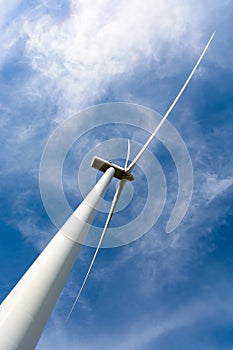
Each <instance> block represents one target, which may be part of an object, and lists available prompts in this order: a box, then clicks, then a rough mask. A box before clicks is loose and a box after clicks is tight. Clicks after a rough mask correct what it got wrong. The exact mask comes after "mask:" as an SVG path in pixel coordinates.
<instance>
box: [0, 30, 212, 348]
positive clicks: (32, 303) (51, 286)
mask: <svg viewBox="0 0 233 350" xmlns="http://www.w3.org/2000/svg"><path fill="white" fill-rule="evenodd" d="M214 34H215V33H213V34H212V36H211V38H210V39H209V41H208V43H207V44H206V46H205V48H204V50H203V52H202V54H201V56H200V57H199V59H198V61H197V63H196V64H195V66H194V68H193V70H192V72H191V73H190V75H189V76H188V78H187V80H186V82H185V83H184V85H183V87H182V88H181V90H180V92H179V94H178V95H177V97H176V98H175V100H174V102H173V103H172V104H171V106H170V108H169V109H168V111H167V112H166V114H165V115H164V117H163V118H162V120H161V121H160V123H159V124H158V126H157V127H156V128H155V130H154V131H153V133H152V134H151V136H150V137H149V139H148V140H147V142H146V144H145V145H144V146H143V147H142V149H141V150H140V152H139V153H138V154H137V156H136V157H135V159H134V160H133V161H132V163H131V164H130V165H128V161H129V155H130V143H129V142H128V152H127V157H126V162H125V167H124V168H122V167H120V166H118V165H116V164H112V163H110V162H108V161H105V160H103V159H101V158H98V157H95V158H94V160H93V162H92V166H93V167H94V168H96V169H98V170H100V171H102V172H104V174H103V176H102V177H101V178H100V180H99V181H98V182H97V184H96V185H95V186H94V188H93V189H92V190H91V192H90V193H89V194H88V195H87V197H86V198H85V199H84V200H83V202H82V203H81V204H80V205H79V207H78V208H77V209H76V210H75V211H74V213H73V214H72V215H71V216H70V218H69V219H68V220H67V221H66V223H65V224H64V225H63V227H62V228H61V229H60V230H59V231H58V233H57V234H56V235H55V236H54V238H53V239H52V240H51V241H50V243H49V244H48V245H47V247H46V248H45V249H44V250H43V251H42V253H41V254H40V255H39V257H38V258H37V259H36V260H35V262H34V263H33V264H32V265H31V267H30V268H29V269H28V270H27V272H26V273H25V274H24V276H23V277H22V278H21V279H20V281H19V282H18V283H17V284H16V286H15V287H14V288H13V290H12V291H11V292H10V293H9V295H8V296H7V297H6V299H5V300H4V301H3V303H2V304H1V306H0V349H1V350H32V349H34V348H35V347H36V344H37V342H38V340H39V338H40V335H41V333H42V331H43V329H44V327H45V324H46V322H47V320H48V318H49V316H50V313H51V312H52V309H53V307H54V305H55V303H56V301H57V299H58V297H59V294H60V292H61V290H62V288H63V286H64V284H65V281H66V279H67V277H68V275H69V273H70V270H71V268H72V266H73V264H74V261H75V259H76V257H77V255H78V253H79V250H80V248H81V244H79V243H77V241H79V242H83V241H84V239H85V237H86V235H87V233H88V229H89V226H90V224H91V223H92V221H93V218H94V216H95V213H96V210H97V208H98V205H99V204H100V202H101V199H102V197H103V195H104V193H105V191H106V189H107V188H108V185H109V184H110V182H111V180H112V178H113V177H116V178H117V179H119V180H120V181H119V184H118V187H117V189H116V192H115V195H114V198H113V201H112V204H111V208H110V211H109V214H108V217H107V220H106V223H105V226H104V229H103V232H102V234H101V237H100V240H99V243H98V245H97V248H96V252H95V254H94V257H93V259H92V261H91V265H90V267H89V269H88V272H87V274H86V277H85V279H84V282H83V284H82V287H81V289H80V291H79V293H78V296H77V298H76V300H75V303H74V304H73V307H72V309H71V311H70V313H69V315H68V318H69V317H70V315H71V312H72V311H73V308H74V306H75V304H76V302H77V300H78V298H79V296H80V294H81V292H82V290H83V287H84V285H85V283H86V281H87V278H88V276H89V274H90V271H91V269H92V266H93V264H94V261H95V259H96V256H97V254H98V251H99V249H100V247H101V244H102V242H103V239H104V236H105V234H106V231H107V228H108V226H109V223H110V221H111V218H112V215H113V213H114V210H115V207H116V205H117V202H118V200H119V197H120V195H121V192H122V190H123V188H124V184H125V183H126V181H132V180H133V179H134V177H133V175H132V170H133V169H134V167H135V165H136V164H137V162H138V160H139V159H140V157H141V156H142V155H143V153H144V152H145V150H146V148H147V147H148V145H149V144H150V142H151V141H152V139H153V138H154V136H155V135H156V133H157V132H158V130H159V129H160V128H161V126H162V125H163V123H164V122H165V120H166V119H167V117H168V116H169V114H170V113H171V111H172V109H173V108H174V106H175V104H176V103H177V101H178V100H179V98H180V96H181V95H182V93H183V91H184V90H185V88H186V86H187V85H188V83H189V81H190V79H191V78H192V76H193V74H194V73H195V71H196V69H197V67H198V65H199V64H200V62H201V60H202V58H203V56H204V54H205V52H206V51H207V49H208V47H209V45H210V43H211V41H212V39H213V37H214Z"/></svg>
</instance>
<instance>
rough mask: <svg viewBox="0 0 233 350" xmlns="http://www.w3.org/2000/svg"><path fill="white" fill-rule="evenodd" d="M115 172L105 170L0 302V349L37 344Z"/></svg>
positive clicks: (22, 349) (17, 349) (25, 349)
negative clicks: (0, 302)
mask: <svg viewBox="0 0 233 350" xmlns="http://www.w3.org/2000/svg"><path fill="white" fill-rule="evenodd" d="M114 173H115V170H114V169H113V168H109V169H108V170H107V171H106V172H105V173H104V175H103V176H102V177H101V179H100V180H99V181H98V183H97V184H96V185H95V187H94V188H93V189H92V191H91V192H90V193H89V194H88V196H87V197H86V198H85V199H84V200H83V202H82V203H81V204H80V205H79V207H78V208H77V209H76V210H75V212H74V213H73V214H72V215H71V217H70V218H69V219H68V220H67V221H66V223H65V224H64V225H63V227H62V228H61V229H60V230H59V231H58V233H57V234H56V235H55V236H54V238H53V239H52V240H51V241H50V243H49V244H48V246H47V247H46V248H45V249H44V250H43V252H42V253H41V254H40V255H39V257H38V258H37V259H36V260H35V262H34V263H33V264H32V266H31V267H30V268H29V269H28V271H27V272H26V273H25V275H24V276H23V277H22V278H21V280H20V281H19V282H18V284H17V285H16V286H15V287H14V288H13V290H12V291H11V292H10V294H9V295H8V296H7V298H6V299H5V300H4V301H3V303H2V304H1V306H0V349H1V350H32V349H34V348H35V346H36V344H37V342H38V340H39V338H40V335H41V333H42V331H43V329H44V327H45V324H46V322H47V320H48V318H49V316H50V313H51V312H52V309H53V307H54V305H55V303H56V301H57V299H58V297H59V295H60V292H61V290H62V288H63V286H64V284H65V282H66V279H67V277H68V275H69V273H70V270H71V268H72V266H73V264H74V262H75V259H76V257H77V255H78V253H79V251H80V248H81V244H80V242H83V241H84V239H85V237H86V234H87V232H88V230H89V227H90V225H91V223H92V221H93V218H94V216H95V213H96V210H97V208H98V206H99V204H100V202H101V199H102V196H103V195H104V193H105V191H106V189H107V187H108V185H109V183H110V181H111V179H112V177H113V176H114Z"/></svg>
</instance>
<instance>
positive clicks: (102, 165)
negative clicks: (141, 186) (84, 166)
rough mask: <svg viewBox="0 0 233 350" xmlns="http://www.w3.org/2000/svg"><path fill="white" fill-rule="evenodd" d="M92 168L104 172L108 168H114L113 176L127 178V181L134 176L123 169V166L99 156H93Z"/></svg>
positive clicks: (121, 178) (131, 179) (120, 178)
mask: <svg viewBox="0 0 233 350" xmlns="http://www.w3.org/2000/svg"><path fill="white" fill-rule="evenodd" d="M91 166H92V168H95V169H97V170H100V171H102V172H104V173H105V171H106V170H108V168H114V169H115V174H114V177H116V178H117V179H119V180H128V181H133V180H134V177H133V175H132V174H131V173H128V172H126V171H125V169H124V168H122V167H121V166H119V165H117V164H113V163H111V162H108V161H107V160H105V159H102V158H100V157H96V156H95V157H94V158H93V160H92V162H91Z"/></svg>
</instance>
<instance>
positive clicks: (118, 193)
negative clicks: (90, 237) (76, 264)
mask: <svg viewBox="0 0 233 350" xmlns="http://www.w3.org/2000/svg"><path fill="white" fill-rule="evenodd" d="M125 183H126V180H121V181H120V182H119V184H118V187H117V189H116V192H115V195H114V197H113V201H112V205H111V208H110V211H109V213H108V217H107V220H106V222H105V225H104V229H103V232H102V234H101V236H100V240H99V243H98V245H97V247H96V251H95V254H94V256H93V258H92V261H91V264H90V266H89V269H88V271H87V274H86V276H85V278H84V280H83V283H82V286H81V288H80V290H79V292H78V294H77V297H76V299H75V301H74V303H73V305H72V307H71V309H70V312H69V314H68V316H67V318H66V320H67V321H68V320H69V318H70V316H71V314H72V312H73V310H74V308H75V305H76V304H77V302H78V299H79V297H80V295H81V293H82V291H83V288H84V287H85V284H86V282H87V279H88V277H89V275H90V272H91V269H92V267H93V265H94V262H95V259H96V257H97V254H98V252H99V249H100V247H101V244H102V242H103V240H104V237H105V234H106V232H107V229H108V226H109V224H110V221H111V218H112V215H113V213H114V210H115V208H116V205H117V202H118V200H119V198H120V195H121V192H122V190H123V188H124V185H125Z"/></svg>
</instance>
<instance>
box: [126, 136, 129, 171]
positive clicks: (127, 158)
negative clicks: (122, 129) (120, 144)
mask: <svg viewBox="0 0 233 350" xmlns="http://www.w3.org/2000/svg"><path fill="white" fill-rule="evenodd" d="M127 146H128V147H127V155H126V160H125V170H126V169H127V166H128V162H129V156H130V140H128V145H127Z"/></svg>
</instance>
